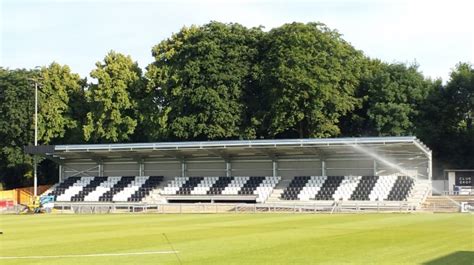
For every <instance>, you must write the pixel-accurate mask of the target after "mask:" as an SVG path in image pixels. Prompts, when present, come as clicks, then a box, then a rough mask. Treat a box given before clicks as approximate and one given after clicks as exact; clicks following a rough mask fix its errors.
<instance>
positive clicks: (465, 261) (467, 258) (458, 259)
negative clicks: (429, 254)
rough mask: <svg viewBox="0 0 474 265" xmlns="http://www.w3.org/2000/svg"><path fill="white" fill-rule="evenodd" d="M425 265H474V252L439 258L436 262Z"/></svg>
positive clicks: (461, 252) (457, 253)
mask: <svg viewBox="0 0 474 265" xmlns="http://www.w3.org/2000/svg"><path fill="white" fill-rule="evenodd" d="M423 264H425V265H446V264H453V265H454V264H456V265H473V264H474V252H473V251H458V252H454V253H451V254H449V255H446V256H443V257H439V258H437V259H434V260H430V261H427V262H425V263H423Z"/></svg>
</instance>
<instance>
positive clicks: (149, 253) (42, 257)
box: [0, 251, 179, 260]
mask: <svg viewBox="0 0 474 265" xmlns="http://www.w3.org/2000/svg"><path fill="white" fill-rule="evenodd" d="M177 253H179V251H147V252H127V253H96V254H72V255H54V256H10V257H1V256H0V260H2V259H55V258H84V257H113V256H140V255H159V254H177Z"/></svg>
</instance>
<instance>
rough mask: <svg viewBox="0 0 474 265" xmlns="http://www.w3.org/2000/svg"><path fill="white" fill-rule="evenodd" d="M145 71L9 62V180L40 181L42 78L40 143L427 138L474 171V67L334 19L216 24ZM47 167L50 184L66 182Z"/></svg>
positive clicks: (111, 63)
mask: <svg viewBox="0 0 474 265" xmlns="http://www.w3.org/2000/svg"><path fill="white" fill-rule="evenodd" d="M152 55H153V58H154V59H153V61H152V62H150V63H149V65H148V66H147V67H146V71H145V73H143V72H142V70H141V69H140V67H139V66H138V64H137V63H136V62H135V61H134V60H133V59H132V58H131V57H130V56H128V55H124V54H121V53H118V52H115V51H110V52H109V53H107V54H106V56H105V57H104V59H103V60H102V61H99V62H97V63H96V65H95V68H94V69H93V70H92V71H91V73H90V76H91V77H92V80H89V81H88V80H87V79H86V78H81V77H80V76H79V75H77V74H75V73H73V72H72V71H71V69H70V68H69V67H68V66H67V65H61V64H58V63H56V62H53V63H51V64H50V65H48V66H44V67H42V68H41V69H39V70H38V69H13V70H12V69H5V68H0V182H1V183H3V184H4V185H5V186H6V187H7V188H12V187H17V186H21V185H26V184H28V183H29V182H30V180H31V169H32V164H31V162H32V159H31V157H30V156H29V155H26V154H24V152H23V146H25V145H30V144H32V143H33V112H34V81H35V80H36V81H37V82H38V83H39V84H40V85H39V103H40V104H39V142H40V144H65V143H74V144H80V143H109V142H131V141H134V142H147V141H172V140H214V139H215V140H217V139H255V138H303V137H304V138H306V137H336V136H399V135H416V136H418V137H419V138H420V139H421V140H422V141H424V142H425V143H426V144H427V145H428V146H429V147H430V148H431V149H432V150H433V154H434V158H435V166H437V167H438V169H442V168H446V167H452V168H474V159H473V157H474V153H473V152H474V121H473V120H474V118H473V115H474V114H473V113H474V95H473V94H474V69H473V66H472V65H471V64H469V63H459V64H458V65H456V66H455V68H454V69H453V70H452V73H451V75H450V78H449V80H445V83H443V81H442V80H439V79H438V80H431V79H429V78H426V77H425V76H424V75H423V74H422V73H421V72H420V71H419V70H418V66H417V65H415V64H405V63H396V62H395V63H387V62H383V61H380V60H378V59H374V58H369V57H367V56H365V55H364V54H363V53H362V52H361V51H359V50H357V49H356V48H354V47H353V46H352V45H351V44H350V43H349V42H347V41H346V40H345V39H344V38H343V36H342V35H341V34H340V33H338V32H337V31H336V30H333V29H330V28H329V27H327V26H326V25H324V24H322V23H306V24H304V23H290V24H285V25H282V26H280V27H277V28H274V29H271V30H269V31H264V30H263V29H262V28H247V27H244V26H242V25H239V24H235V23H230V24H225V23H220V22H210V23H208V24H205V25H202V26H190V27H183V28H182V29H181V30H180V31H179V32H177V33H175V34H173V35H171V36H170V37H169V38H168V39H166V40H163V41H161V42H159V43H158V44H157V45H156V46H154V47H153V48H152ZM51 172H55V170H54V165H53V164H52V163H47V162H44V161H43V162H42V165H41V167H40V183H44V182H54V177H55V176H51V174H52V173H51Z"/></svg>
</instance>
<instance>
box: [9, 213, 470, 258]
mask: <svg viewBox="0 0 474 265" xmlns="http://www.w3.org/2000/svg"><path fill="white" fill-rule="evenodd" d="M473 229H474V216H473V215H471V214H334V215H329V214H281V213H280V214H263V213H262V214H108V215H106V214H104V215H67V214H62V215H59V214H50V215H0V230H1V231H2V232H3V234H1V235H0V256H1V258H0V264H2V265H8V264H48V265H53V264H61V265H65V264H66V265H67V264H88V265H90V264H114V265H118V264H428V265H434V264H460V265H462V264H469V265H471V264H473V262H474V246H473V244H474V236H473V235H474V231H473Z"/></svg>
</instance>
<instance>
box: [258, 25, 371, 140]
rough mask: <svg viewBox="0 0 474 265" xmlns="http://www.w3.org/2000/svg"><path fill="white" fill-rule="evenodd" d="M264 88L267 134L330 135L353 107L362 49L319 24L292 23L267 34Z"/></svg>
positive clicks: (335, 131)
mask: <svg viewBox="0 0 474 265" xmlns="http://www.w3.org/2000/svg"><path fill="white" fill-rule="evenodd" d="M264 45H265V46H264V49H265V52H264V55H263V60H262V64H263V71H264V90H265V95H266V96H268V97H269V100H268V106H269V110H268V115H267V117H268V125H267V126H268V132H269V136H270V137H277V136H279V135H284V136H285V137H288V136H290V137H295V136H296V137H300V138H303V137H330V136H336V135H338V134H339V133H340V130H339V127H338V123H339V118H340V117H341V116H342V115H344V114H346V113H347V112H349V111H351V110H353V109H354V107H355V104H356V102H357V100H356V98H355V97H354V91H355V88H356V87H357V85H358V83H359V77H360V73H361V67H362V63H363V60H362V59H363V56H362V53H361V52H359V51H357V50H356V49H354V47H352V46H351V45H350V44H349V43H348V42H346V41H345V40H343V39H342V37H341V35H340V34H339V33H338V32H337V31H334V30H331V29H329V28H328V27H326V26H325V25H324V24H321V23H308V24H303V23H292V24H285V25H283V26H281V27H279V28H275V29H272V30H271V31H270V32H269V33H268V35H267V36H266V38H265V44H264Z"/></svg>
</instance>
